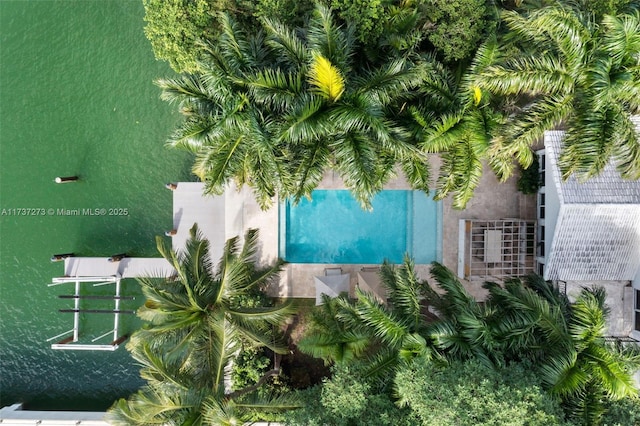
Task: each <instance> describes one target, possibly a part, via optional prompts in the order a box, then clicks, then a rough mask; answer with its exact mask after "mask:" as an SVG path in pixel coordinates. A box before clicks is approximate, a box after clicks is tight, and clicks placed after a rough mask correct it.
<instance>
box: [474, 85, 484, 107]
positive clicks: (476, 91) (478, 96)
mask: <svg viewBox="0 0 640 426" xmlns="http://www.w3.org/2000/svg"><path fill="white" fill-rule="evenodd" d="M481 100H482V90H480V88H479V87H478V86H473V101H474V103H475V105H476V106H478V105H479V104H480V101H481Z"/></svg>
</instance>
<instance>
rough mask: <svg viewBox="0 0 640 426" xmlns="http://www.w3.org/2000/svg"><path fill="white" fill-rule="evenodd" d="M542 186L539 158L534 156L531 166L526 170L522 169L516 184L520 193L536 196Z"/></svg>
mask: <svg viewBox="0 0 640 426" xmlns="http://www.w3.org/2000/svg"><path fill="white" fill-rule="evenodd" d="M540 185H542V182H541V181H540V165H539V162H538V156H537V155H536V154H533V161H532V162H531V165H530V166H529V167H528V168H526V169H523V168H520V177H519V178H518V182H517V183H516V187H517V188H518V191H520V192H522V193H523V194H535V193H536V192H538V189H539V188H540Z"/></svg>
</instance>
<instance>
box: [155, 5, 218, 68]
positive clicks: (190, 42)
mask: <svg viewBox="0 0 640 426" xmlns="http://www.w3.org/2000/svg"><path fill="white" fill-rule="evenodd" d="M143 3H144V11H145V16H144V20H145V21H146V22H147V25H146V26H145V28H144V33H145V35H146V36H147V38H148V39H149V41H150V42H151V47H152V48H153V53H154V55H155V57H156V59H161V60H165V61H167V62H169V65H170V66H171V68H173V70H174V71H176V72H190V73H192V72H195V71H197V69H198V64H197V61H198V58H199V57H200V47H199V46H198V40H200V39H203V38H206V37H208V36H209V35H210V34H211V33H212V31H213V28H214V26H215V16H214V9H213V7H212V6H211V4H210V2H209V1H207V0H143Z"/></svg>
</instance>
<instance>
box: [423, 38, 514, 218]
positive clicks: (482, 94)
mask: <svg viewBox="0 0 640 426" xmlns="http://www.w3.org/2000/svg"><path fill="white" fill-rule="evenodd" d="M498 57H499V51H498V45H497V42H496V41H495V40H488V41H487V42H485V43H484V44H483V45H482V46H481V47H480V48H479V49H478V51H477V52H476V54H475V57H474V59H473V61H472V63H471V64H470V65H469V66H468V67H467V68H466V69H465V70H464V72H463V73H462V72H457V73H455V72H452V70H450V69H449V68H447V67H445V66H444V65H442V64H440V63H438V62H437V61H436V60H435V59H431V60H430V61H429V62H430V73H429V74H428V77H427V79H426V81H425V82H424V84H423V85H422V87H421V94H423V95H424V99H423V100H422V101H421V103H422V105H421V106H420V107H416V108H413V109H412V112H413V118H414V119H415V120H416V123H417V124H418V132H419V138H420V139H421V148H422V149H424V150H425V151H427V152H437V153H441V157H442V160H443V164H442V167H441V170H440V175H439V178H438V181H437V190H436V199H443V198H444V197H446V196H447V195H448V194H449V193H454V196H453V206H454V207H455V208H459V209H463V208H464V207H465V206H466V204H467V202H468V201H469V199H470V198H471V197H472V196H473V191H474V189H475V188H476V187H477V186H478V183H479V180H480V177H481V176H482V169H483V160H485V159H487V153H488V150H489V147H490V143H491V139H492V137H493V136H494V132H495V129H496V128H497V127H498V125H499V124H500V123H501V122H502V121H503V118H502V115H501V114H500V113H499V112H498V109H497V108H496V106H495V105H494V103H495V102H494V100H492V99H491V96H490V93H489V92H487V91H482V90H481V88H480V87H479V86H478V84H477V82H476V81H475V79H476V77H477V76H478V75H479V74H480V73H481V72H483V71H484V70H485V69H486V68H487V67H488V66H489V65H490V64H492V63H495V62H496V61H497V60H498ZM458 71H460V70H458ZM434 111H437V113H434Z"/></svg>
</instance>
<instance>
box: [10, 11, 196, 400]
mask: <svg viewBox="0 0 640 426" xmlns="http://www.w3.org/2000/svg"><path fill="white" fill-rule="evenodd" d="M143 15H144V11H143V7H142V2H141V1H140V0H131V1H125V0H120V1H107V0H102V1H11V0H2V1H0V28H1V31H0V37H1V39H0V211H1V210H2V209H17V208H41V209H47V210H48V209H56V210H57V209H83V208H87V209H88V208H91V209H96V208H105V209H110V208H126V209H128V215H127V216H91V217H89V216H80V217H68V216H67V217H64V216H57V215H53V216H52V215H46V216H14V215H12V214H9V213H13V212H12V211H5V214H4V215H2V216H0V261H1V262H0V291H1V294H0V406H4V405H8V404H11V403H13V402H16V401H26V402H31V406H32V407H36V406H37V407H49V408H74V407H78V406H80V407H85V408H93V409H96V408H105V407H106V406H108V405H109V404H110V403H111V402H112V401H113V399H114V398H116V397H119V396H125V395H127V394H128V393H130V392H131V391H133V390H135V389H136V388H137V387H138V386H139V385H140V383H141V382H140V379H139V378H138V368H137V366H136V365H135V364H134V362H133V360H132V359H131V358H130V357H129V355H128V353H127V351H126V350H125V349H124V348H121V349H119V350H118V351H116V352H115V353H107V352H67V351H53V350H51V349H50V347H49V344H48V343H46V342H45V340H46V339H47V338H49V337H52V336H54V335H56V334H58V333H60V332H63V331H65V330H68V329H70V328H71V326H72V317H70V316H69V315H70V314H62V313H59V312H58V309H59V308H64V307H70V305H71V302H70V301H68V300H67V301H64V300H61V299H58V298H57V297H56V296H57V295H58V294H70V293H71V292H72V291H73V290H72V288H71V285H70V286H69V287H67V288H65V286H59V287H52V288H48V287H47V285H46V284H47V283H48V282H50V280H51V278H52V277H55V276H59V275H62V273H63V266H62V264H61V263H50V262H49V258H50V257H51V255H52V254H54V253H60V252H63V253H64V252H74V253H76V255H79V256H108V255H111V254H115V253H119V252H127V253H128V254H130V255H137V256H142V255H155V247H154V240H153V238H154V235H157V234H161V233H162V232H163V231H164V230H166V229H169V228H170V227H171V225H172V218H171V194H170V191H167V190H166V189H164V188H163V184H164V183H165V182H167V181H174V180H179V179H188V178H189V173H188V170H189V159H188V158H186V157H185V156H183V155H180V154H179V153H177V152H173V151H169V150H167V149H166V148H164V141H165V140H166V137H167V135H168V134H169V133H170V131H171V129H172V128H173V127H174V125H175V124H176V122H177V121H178V119H179V117H178V114H177V113H175V112H173V109H174V108H172V107H171V106H170V105H168V104H166V103H164V102H162V101H160V100H159V90H158V89H157V88H156V87H155V86H154V85H153V84H152V81H153V79H154V78H156V77H159V76H164V75H170V74H171V71H170V69H169V68H168V67H167V66H166V65H164V64H163V63H159V62H156V61H155V60H154V58H153V54H152V52H151V48H150V46H149V43H148V42H147V41H146V39H145V38H144V34H143V26H144V22H143V20H142V18H143ZM67 175H79V176H80V177H81V181H80V182H78V183H72V184H65V185H56V184H54V183H53V179H54V178H55V177H56V176H67ZM100 291H104V292H106V293H108V292H109V291H112V290H111V289H108V288H104V290H102V289H101V290H100ZM124 292H125V293H128V294H136V293H139V291H138V287H137V284H136V283H135V282H134V281H130V282H126V283H125V290H124ZM140 302H141V298H140V297H138V298H137V299H136V301H135V302H133V303H134V304H135V303H140ZM130 305H131V302H129V306H127V307H130ZM93 306H96V305H93ZM86 321H88V322H87V325H88V326H89V327H90V329H91V330H92V331H95V332H96V334H101V333H100V332H99V331H100V330H102V329H104V331H106V330H108V329H109V325H110V324H111V321H112V319H111V317H110V316H105V317H100V318H99V319H96V317H95V316H94V317H91V318H86ZM124 325H125V327H128V328H130V329H132V328H134V327H136V326H137V323H136V320H135V318H133V317H129V318H127V320H126V322H125V324H124ZM106 340H108V339H106Z"/></svg>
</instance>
